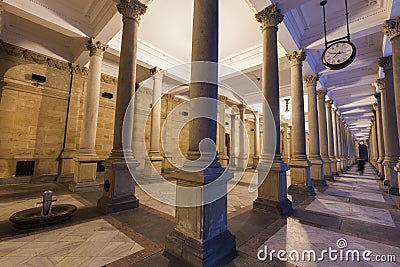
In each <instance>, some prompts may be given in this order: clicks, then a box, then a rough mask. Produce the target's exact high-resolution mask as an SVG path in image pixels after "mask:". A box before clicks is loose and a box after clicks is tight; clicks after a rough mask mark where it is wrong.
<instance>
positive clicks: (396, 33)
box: [383, 16, 400, 208]
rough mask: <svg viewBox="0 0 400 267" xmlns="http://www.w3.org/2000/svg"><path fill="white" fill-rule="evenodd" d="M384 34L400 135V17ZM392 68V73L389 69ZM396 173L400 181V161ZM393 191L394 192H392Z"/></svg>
mask: <svg viewBox="0 0 400 267" xmlns="http://www.w3.org/2000/svg"><path fill="white" fill-rule="evenodd" d="M383 32H384V34H385V35H387V36H389V38H390V41H391V43H392V64H391V65H389V64H385V65H388V66H386V67H384V71H385V68H386V71H385V77H386V76H387V74H386V73H389V72H392V75H393V88H394V93H395V99H396V114H397V116H396V117H397V132H398V133H400V16H397V17H396V18H394V19H390V20H386V21H385V23H384V24H383ZM390 68H392V71H390V70H389V69H390ZM395 169H396V171H397V172H398V173H399V174H398V176H399V180H400V161H399V162H398V163H397V165H396V167H395ZM392 191H393V190H392ZM396 206H397V207H398V208H400V199H399V198H398V199H397V203H396Z"/></svg>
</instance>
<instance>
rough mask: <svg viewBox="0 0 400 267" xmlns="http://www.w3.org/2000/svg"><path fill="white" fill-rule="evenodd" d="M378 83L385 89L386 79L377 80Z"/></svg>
mask: <svg viewBox="0 0 400 267" xmlns="http://www.w3.org/2000/svg"><path fill="white" fill-rule="evenodd" d="M376 84H377V85H378V86H379V88H380V89H381V91H382V90H384V89H385V79H384V78H382V79H378V80H376Z"/></svg>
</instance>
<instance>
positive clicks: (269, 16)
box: [256, 3, 284, 30]
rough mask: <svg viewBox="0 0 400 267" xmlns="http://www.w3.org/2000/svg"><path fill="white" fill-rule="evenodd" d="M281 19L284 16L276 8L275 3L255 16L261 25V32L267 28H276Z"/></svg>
mask: <svg viewBox="0 0 400 267" xmlns="http://www.w3.org/2000/svg"><path fill="white" fill-rule="evenodd" d="M283 18H284V15H283V14H282V13H281V10H280V9H279V8H278V4H277V3H274V4H272V5H269V6H267V7H266V8H264V9H263V10H261V11H260V12H258V13H257V14H256V20H257V21H258V22H259V23H260V24H261V29H263V30H264V29H265V28H268V27H278V24H279V23H281V22H282V21H283Z"/></svg>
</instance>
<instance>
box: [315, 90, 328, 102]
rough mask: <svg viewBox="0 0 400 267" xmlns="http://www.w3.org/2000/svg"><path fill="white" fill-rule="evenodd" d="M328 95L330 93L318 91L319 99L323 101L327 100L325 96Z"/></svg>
mask: <svg viewBox="0 0 400 267" xmlns="http://www.w3.org/2000/svg"><path fill="white" fill-rule="evenodd" d="M327 93H328V91H327V90H325V89H320V90H317V96H318V99H323V100H325V96H326V94H327Z"/></svg>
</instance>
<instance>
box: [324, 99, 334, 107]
mask: <svg viewBox="0 0 400 267" xmlns="http://www.w3.org/2000/svg"><path fill="white" fill-rule="evenodd" d="M325 104H326V107H327V108H332V104H333V101H332V100H326V101H325Z"/></svg>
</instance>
